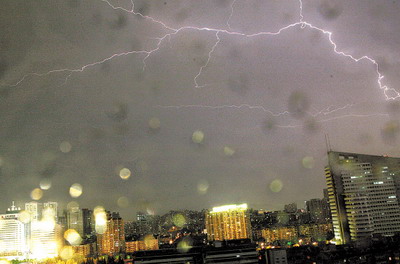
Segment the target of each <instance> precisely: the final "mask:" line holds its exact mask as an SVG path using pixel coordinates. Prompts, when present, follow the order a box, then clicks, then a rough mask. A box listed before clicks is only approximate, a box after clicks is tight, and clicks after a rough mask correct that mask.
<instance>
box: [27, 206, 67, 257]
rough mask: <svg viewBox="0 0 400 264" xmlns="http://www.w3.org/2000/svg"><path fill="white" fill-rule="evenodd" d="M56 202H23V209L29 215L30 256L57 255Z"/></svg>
mask: <svg viewBox="0 0 400 264" xmlns="http://www.w3.org/2000/svg"><path fill="white" fill-rule="evenodd" d="M57 210H58V204H57V202H46V203H44V204H41V203H38V202H34V201H32V202H29V203H25V211H27V212H28V213H29V214H30V216H31V219H30V222H29V224H28V234H29V235H28V241H29V251H30V256H31V257H34V258H39V259H41V258H48V257H56V256H58V251H59V249H60V247H61V244H60V243H61V241H62V240H61V237H62V234H61V228H60V226H59V225H58V224H57V222H56V220H57Z"/></svg>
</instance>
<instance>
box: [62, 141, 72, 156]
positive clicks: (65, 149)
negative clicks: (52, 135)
mask: <svg viewBox="0 0 400 264" xmlns="http://www.w3.org/2000/svg"><path fill="white" fill-rule="evenodd" d="M71 150H72V145H71V143H69V142H68V141H63V142H61V144H60V151H61V152H62V153H68V152H70V151H71Z"/></svg>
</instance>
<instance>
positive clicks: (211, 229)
mask: <svg viewBox="0 0 400 264" xmlns="http://www.w3.org/2000/svg"><path fill="white" fill-rule="evenodd" d="M249 218H250V217H249V215H248V212H247V204H240V205H225V206H220V207H214V208H213V210H212V211H210V212H207V213H206V229H207V237H208V240H209V241H214V240H218V241H223V240H232V239H249V238H251V227H250V219H249Z"/></svg>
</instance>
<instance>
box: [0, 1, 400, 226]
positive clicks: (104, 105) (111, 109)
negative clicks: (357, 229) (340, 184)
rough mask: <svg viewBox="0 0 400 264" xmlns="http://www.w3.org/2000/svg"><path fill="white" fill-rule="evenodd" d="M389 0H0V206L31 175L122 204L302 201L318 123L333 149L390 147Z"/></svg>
mask: <svg viewBox="0 0 400 264" xmlns="http://www.w3.org/2000/svg"><path fill="white" fill-rule="evenodd" d="M399 13H400V2H399V1H365V0H357V1H345V0H341V1H336V0H334V1H333V0H329V1H318V0H303V1H302V2H301V1H298V0H290V1H289V0H279V1H278V0H264V1H261V0H259V1H253V0H233V1H231V0H229V1H228V0H216V1H198V0H191V1H188V0H185V1H183V0H182V1H178V0H174V1H168V0H163V1H158V0H153V1H145V0H142V1H133V2H130V1H128V0H126V1H124V0H118V1H112V0H110V1H107V0H103V1H101V0H87V1H78V0H64V1H61V0H59V1H55V0H51V1H50V0H49V1H44V0H43V1H22V0H15V1H2V3H1V5H0V14H1V15H0V124H1V129H0V194H1V195H0V210H1V211H5V210H6V208H7V207H8V206H9V205H10V204H11V201H12V200H14V201H15V202H16V204H17V205H18V206H21V207H22V206H23V203H25V202H28V201H30V200H31V196H32V195H33V197H36V196H34V195H35V193H34V194H32V193H31V192H32V190H34V189H35V188H39V187H40V186H41V187H42V189H45V190H43V197H41V199H40V201H42V202H44V201H57V202H60V203H61V206H66V204H67V203H68V202H70V201H76V202H78V203H79V204H80V206H81V207H83V208H88V207H89V208H93V207H94V206H97V205H102V206H104V207H105V208H106V209H107V210H112V211H119V212H121V214H122V216H123V217H124V218H126V219H133V218H134V217H133V216H134V214H135V213H136V212H137V211H139V210H141V211H147V212H149V213H155V214H161V213H165V212H166V211H168V210H171V209H194V210H200V209H203V208H210V207H213V206H217V205H222V204H227V203H244V202H247V203H248V204H249V206H250V207H253V208H257V209H259V208H262V209H266V210H275V209H281V208H282V207H283V205H284V204H287V203H290V202H294V201H295V202H297V203H298V205H299V207H303V201H304V200H307V199H311V198H320V197H322V189H323V188H325V185H326V183H325V176H324V166H325V165H326V163H327V157H326V151H327V148H326V144H325V135H326V134H328V135H329V138H330V143H331V147H332V149H333V150H337V151H346V152H359V153H366V154H376V155H384V154H388V155H390V156H395V157H400V148H399V143H400V141H399V140H400V139H399V138H398V137H399V131H400V123H399V120H400V103H399V102H400V101H399V100H400V97H399V93H398V92H397V91H400V85H399V84H400V75H399V74H398V72H399V71H400V49H399V43H400V31H399V28H400V17H399ZM363 56H367V57H363ZM383 76H384V77H383ZM382 77H383V78H382ZM398 97H399V98H398ZM124 168H125V169H124ZM129 172H130V174H129ZM50 183H51V187H50V188H48V187H49V184H50ZM75 183H78V184H80V185H81V186H82V190H83V191H82V194H81V195H80V196H79V195H74V196H79V197H76V198H74V197H71V195H70V187H71V185H72V184H75ZM78 187H79V186H78ZM46 189H47V190H46ZM74 190H75V191H78V193H79V188H78V190H76V188H75V189H74ZM74 190H73V191H74ZM37 191H38V190H37ZM72 193H73V194H74V192H72Z"/></svg>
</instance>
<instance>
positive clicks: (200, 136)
mask: <svg viewBox="0 0 400 264" xmlns="http://www.w3.org/2000/svg"><path fill="white" fill-rule="evenodd" d="M203 140H204V132H203V131H201V130H196V131H194V132H193V135H192V141H193V142H194V143H196V144H201V143H203Z"/></svg>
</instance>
